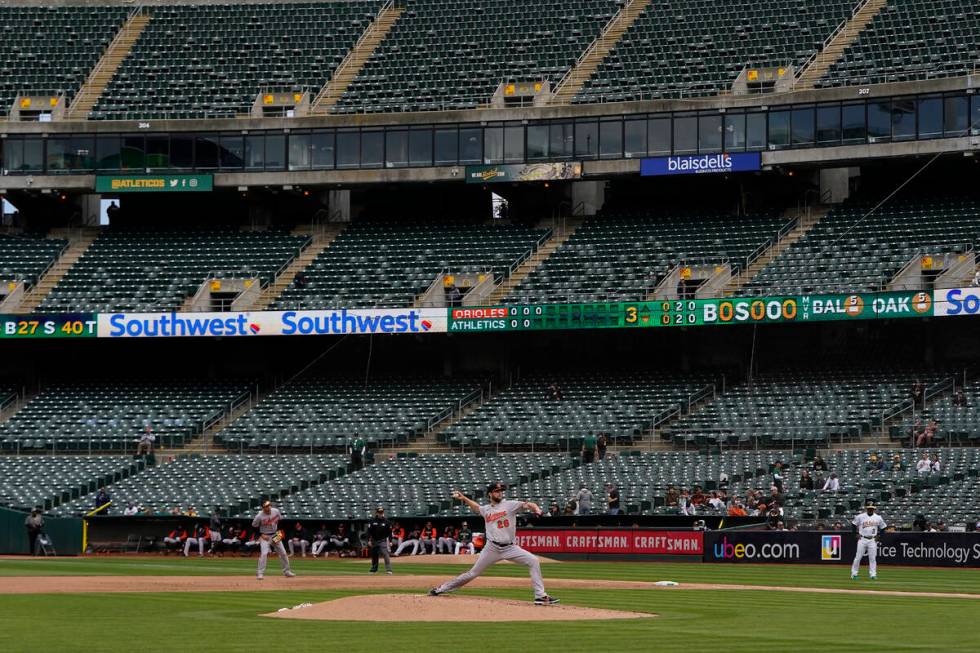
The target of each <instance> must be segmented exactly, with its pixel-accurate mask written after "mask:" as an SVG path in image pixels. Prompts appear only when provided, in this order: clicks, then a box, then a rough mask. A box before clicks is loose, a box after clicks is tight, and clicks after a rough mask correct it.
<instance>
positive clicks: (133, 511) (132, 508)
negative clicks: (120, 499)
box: [123, 502, 140, 517]
mask: <svg viewBox="0 0 980 653" xmlns="http://www.w3.org/2000/svg"><path fill="white" fill-rule="evenodd" d="M139 512H140V509H139V508H137V507H136V504H135V503H133V502H130V503H129V505H128V506H126V509H125V510H123V516H124V517H132V516H134V515H138V514H139Z"/></svg>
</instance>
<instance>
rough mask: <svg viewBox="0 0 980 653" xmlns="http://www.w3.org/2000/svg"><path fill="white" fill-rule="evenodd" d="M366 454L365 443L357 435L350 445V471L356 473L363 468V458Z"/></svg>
mask: <svg viewBox="0 0 980 653" xmlns="http://www.w3.org/2000/svg"><path fill="white" fill-rule="evenodd" d="M365 454H367V442H365V441H364V438H362V437H361V436H360V435H358V434H357V433H355V434H354V440H353V442H351V445H350V466H351V470H352V471H355V472H356V471H357V470H359V469H361V468H363V467H364V456H365Z"/></svg>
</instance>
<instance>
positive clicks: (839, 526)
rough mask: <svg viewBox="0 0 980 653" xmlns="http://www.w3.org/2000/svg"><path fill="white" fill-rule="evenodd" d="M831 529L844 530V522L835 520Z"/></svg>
mask: <svg viewBox="0 0 980 653" xmlns="http://www.w3.org/2000/svg"><path fill="white" fill-rule="evenodd" d="M831 530H835V531H842V530H844V524H843V523H841V522H839V521H835V522H834V525H833V526H831Z"/></svg>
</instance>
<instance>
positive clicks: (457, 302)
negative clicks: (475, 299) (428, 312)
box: [446, 283, 463, 308]
mask: <svg viewBox="0 0 980 653" xmlns="http://www.w3.org/2000/svg"><path fill="white" fill-rule="evenodd" d="M446 303H448V304H449V306H450V308H458V307H460V306H462V305H463V293H462V291H460V289H459V288H457V287H456V284H455V283H450V284H449V286H448V287H447V288H446Z"/></svg>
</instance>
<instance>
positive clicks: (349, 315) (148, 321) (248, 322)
mask: <svg viewBox="0 0 980 653" xmlns="http://www.w3.org/2000/svg"><path fill="white" fill-rule="evenodd" d="M445 331H446V310H445V309H439V308H437V309H413V308H405V309H374V310H372V309H351V310H347V309H341V310H336V311H256V312H253V313H173V312H171V313H103V314H100V315H99V316H98V335H99V337H100V338H184V337H202V336H203V337H208V336H231V337H248V336H308V335H336V334H348V333H350V334H365V333H392V334H398V333H402V334H407V333H443V332H445Z"/></svg>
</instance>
